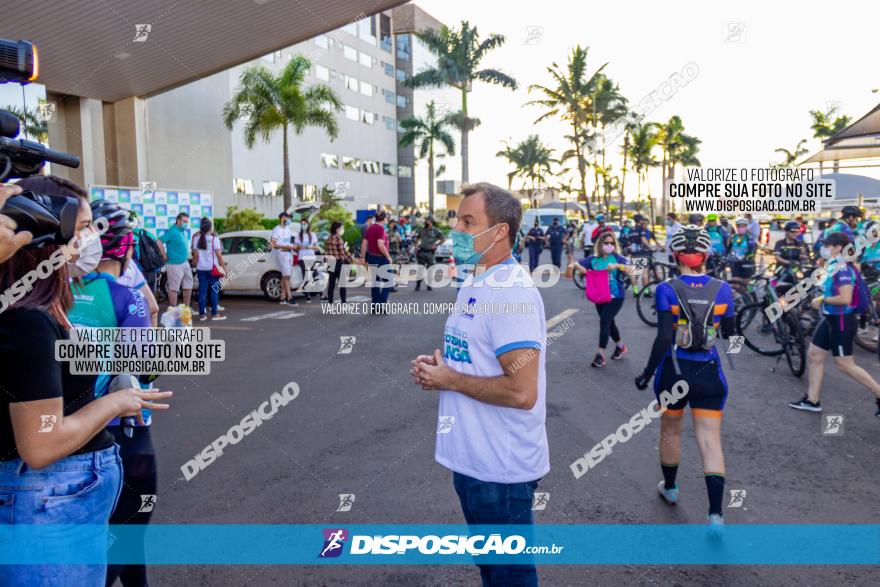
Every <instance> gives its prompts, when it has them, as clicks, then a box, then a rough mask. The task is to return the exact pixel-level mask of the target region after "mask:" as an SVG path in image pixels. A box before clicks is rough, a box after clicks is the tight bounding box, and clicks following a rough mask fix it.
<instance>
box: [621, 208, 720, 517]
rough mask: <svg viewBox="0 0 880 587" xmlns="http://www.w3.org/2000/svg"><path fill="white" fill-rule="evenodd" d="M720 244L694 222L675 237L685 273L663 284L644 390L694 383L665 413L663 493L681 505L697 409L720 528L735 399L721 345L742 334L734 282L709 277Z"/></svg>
mask: <svg viewBox="0 0 880 587" xmlns="http://www.w3.org/2000/svg"><path fill="white" fill-rule="evenodd" d="M711 248H712V240H711V238H710V236H709V233H708V231H706V230H705V229H702V228H700V227H698V226H694V225H690V226H686V227H684V228H682V229H681V230H679V231H678V232H677V233H676V234H674V235H673V236H672V250H673V254H674V255H675V260H676V263H677V264H678V267H679V270H680V271H681V276H680V277H674V278H672V279H669V280H667V281H665V282H663V283H661V284H660V285H659V286H657V291H656V296H657V337H656V338H655V339H654V346H653V348H652V349H651V356H650V358H649V359H648V364H647V366H646V367H645V370H644V371H643V372H642V374H641V375H639V376H638V377H637V378H636V387H637V388H639V389H645V388H646V387H647V386H648V382H649V381H650V380H651V377H653V378H654V393H655V395H657V397H658V399H659V398H660V393H661V391H663V390H671V389H672V388H673V386H674V385H676V384H678V385H681V383H679V382H681V381H684V382H685V383H687V387H685V389H686V391H687V395H686V396H685V397H683V398H681V399H680V400H678V401H677V402H675V403H673V404H670V405H669V406H668V407H667V409H666V410H665V411H664V412H663V414H662V415H661V416H660V444H659V449H660V467H661V470H662V471H663V481H660V483H659V484H658V485H657V490H658V492H659V493H660V497H661V498H662V499H663V500H664V501H666V503H668V504H670V505H674V504H676V503H677V502H678V485H677V484H676V475H677V473H678V463H679V459H680V457H681V433H682V430H683V428H684V408H685V406H686V405H688V404H690V406H691V415H692V416H693V421H694V432H695V435H696V437H697V446H698V447H699V448H700V454H701V456H702V460H703V471H704V476H705V482H706V491H707V494H708V497H709V517H708V520H709V526H710V529H711V530H713V531H714V532H716V533H720V532H721V531H722V530H723V527H724V518H723V517H722V515H723V514H722V498H723V496H724V478H725V467H724V454H723V452H722V450H721V415H722V410H723V409H724V404H725V402H726V401H727V380H726V379H725V377H724V373H723V372H722V370H721V360H720V358H719V355H718V351H717V350H716V349H715V346H714V342H715V338H716V337H717V336H718V333H719V330H720V333H721V336H722V337H723V338H727V337H728V336H730V335H732V334H734V333H735V332H734V331H735V322H734V311H733V292H732V290H731V289H730V286H729V285H728V284H727V283H725V282H723V281H721V280H719V279H715V278H714V277H711V276H709V275H707V274H706V260H707V259H708V257H709V251H710V250H711Z"/></svg>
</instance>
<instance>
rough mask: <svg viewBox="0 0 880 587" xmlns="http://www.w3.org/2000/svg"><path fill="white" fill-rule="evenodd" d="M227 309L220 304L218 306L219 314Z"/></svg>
mask: <svg viewBox="0 0 880 587" xmlns="http://www.w3.org/2000/svg"><path fill="white" fill-rule="evenodd" d="M225 309H226V308H224V307H223V306H221V305H220V304H217V311H218V312H222V311H223V310H225Z"/></svg>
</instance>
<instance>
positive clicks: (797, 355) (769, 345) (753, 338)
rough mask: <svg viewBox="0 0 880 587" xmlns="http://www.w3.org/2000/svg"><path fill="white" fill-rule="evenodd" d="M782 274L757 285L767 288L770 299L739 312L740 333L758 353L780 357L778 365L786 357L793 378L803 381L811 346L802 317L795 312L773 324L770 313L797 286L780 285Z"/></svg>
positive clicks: (777, 360) (743, 308)
mask: <svg viewBox="0 0 880 587" xmlns="http://www.w3.org/2000/svg"><path fill="white" fill-rule="evenodd" d="M778 273H779V270H777V272H776V273H774V275H773V276H771V277H770V278H764V277H761V278H759V280H758V281H757V283H758V284H760V285H761V286H763V288H764V290H765V292H766V296H765V297H764V299H762V300H760V301H758V302H753V303H750V304H747V305H745V306H743V307H742V308H740V309H739V311H737V313H736V319H735V321H736V332H737V334H738V335H740V336H742V337H743V343H744V344H745V345H746V346H747V347H748V348H750V349H751V350H753V351H754V352H756V353H758V354H760V355H764V356H767V357H777V359H776V362H777V364H778V363H779V361H780V360H781V359H782V356H785V360H786V363H788V368H789V370H790V371H791V373H792V375H794V376H795V377H801V376H802V375H803V374H804V371H805V370H806V367H807V346H806V343H805V340H804V338H805V336H804V332H803V328H802V327H801V322H800V315H799V313H798V312H797V311H795V310H794V309H792V310H791V311H787V312H784V313H783V314H782V316H780V317H779V318H778V319H776V320H771V319H770V317H769V316H768V314H767V311H766V310H767V308H768V307H770V306H771V305H772V304H774V303H776V302H778V301H779V300H780V299H781V297H782V296H783V295H784V294H785V292H786V291H788V289H790V288H791V287H793V286H794V284H791V283H787V282H781V281H779V277H778ZM801 303H803V302H801Z"/></svg>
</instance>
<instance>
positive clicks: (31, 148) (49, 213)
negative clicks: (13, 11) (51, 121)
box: [0, 39, 80, 248]
mask: <svg viewBox="0 0 880 587" xmlns="http://www.w3.org/2000/svg"><path fill="white" fill-rule="evenodd" d="M39 69H40V62H39V56H38V53H37V47H36V45H34V44H33V43H32V42H30V41H10V40H7V39H0V84H5V83H8V82H12V83H19V84H22V85H24V84H29V83H31V82H33V81H36V80H37V78H38V76H39ZM19 130H20V122H19V120H18V118H17V117H16V116H15V115H14V114H12V113H11V112H9V111H7V110H0V182H2V181H6V180H7V179H13V178H25V177H30V176H32V175H36V174H38V173H39V172H40V170H41V169H42V168H43V165H45V164H46V163H47V162H49V163H57V164H59V165H64V166H65V167H73V168H76V167H79V165H80V159H79V157H76V156H74V155H71V154H69V153H63V152H61V151H55V150H53V149H50V148H48V147H46V146H45V145H42V144H40V143H37V142H35V141H29V140H27V139H17V138H15V137H17V136H18V134H19ZM78 206H79V203H78V202H77V200H76V198H68V197H65V196H50V195H43V194H34V193H33V192H30V191H26V192H22V193H21V194H19V195H17V196H12V197H11V198H9V199H8V200H7V201H6V204H5V205H4V206H3V208H2V209H0V213H2V214H4V215H6V216H9V217H10V218H12V219H13V220H14V221H15V222H16V225H17V226H16V231H17V232H21V231H24V230H27V231H30V233H31V234H33V236H34V238H33V240H32V241H31V242H30V244H28V245H27V246H26V247H25V248H36V247H41V246H43V245H45V244H50V243H57V244H63V243H66V242H68V241H69V240H70V239H71V238H73V235H74V232H75V230H76V212H77V208H78Z"/></svg>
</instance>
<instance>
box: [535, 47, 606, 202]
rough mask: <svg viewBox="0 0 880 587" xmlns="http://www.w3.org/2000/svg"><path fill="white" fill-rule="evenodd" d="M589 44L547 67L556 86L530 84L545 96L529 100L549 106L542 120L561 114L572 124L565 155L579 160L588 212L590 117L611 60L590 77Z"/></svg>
mask: <svg viewBox="0 0 880 587" xmlns="http://www.w3.org/2000/svg"><path fill="white" fill-rule="evenodd" d="M588 51H589V48H588V47H581V46H580V45H577V46H576V47H575V48H574V49H572V51H571V54H570V55H569V57H568V63H567V64H566V66H565V67H564V68H563V67H560V66H559V65H557V64H556V63H553V64H551V66H550V67H548V68H547V71H548V73H549V74H550V76H551V77H552V78H553V81H554V85H553V86H549V87H548V86H542V85H538V84H533V85H531V86H529V92H532V91H533V90H534V91H536V92H540V93H541V94H543V96H544V97H543V98H541V99H538V100H532V101H530V102H527V104H529V105H534V106H544V107H545V108H548V110H547V111H546V112H545V113H544V114H542V115H541V116H539V117H538V118H537V119H536V120H535V122H536V123H538V122H540V121H542V120H545V119H547V118H550V117H554V116H558V117H559V118H561V119H562V120H564V121H566V122H568V123H569V124H571V128H572V134H570V135H566V139H568V140H569V141H570V142H571V144H572V146H573V149H571V150H568V151H565V152H564V153H563V154H562V157H561V159H562V160H563V161H567V160H569V159H575V161H576V163H577V171H578V178H579V179H580V190H579V192H578V199H583V200H584V202H586V204H587V213H588V214H592V211H591V210H590V200H589V199H588V198H587V143H588V142H589V140H590V138H591V136H592V135H591V134H590V133H589V130H588V129H587V121H588V118H589V115H590V113H591V112H592V96H593V94H594V93H595V91H596V86H597V84H598V81H599V79H600V76H601V73H602V70H603V69H604V68H605V66H606V65H608V64H607V63H605V64H604V65H602V66H601V67H599V69H597V70H596V71H594V72H593V74H592V75H591V76H590V77H589V78H588V77H587V52H588Z"/></svg>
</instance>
